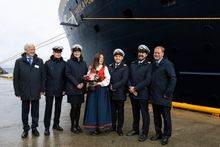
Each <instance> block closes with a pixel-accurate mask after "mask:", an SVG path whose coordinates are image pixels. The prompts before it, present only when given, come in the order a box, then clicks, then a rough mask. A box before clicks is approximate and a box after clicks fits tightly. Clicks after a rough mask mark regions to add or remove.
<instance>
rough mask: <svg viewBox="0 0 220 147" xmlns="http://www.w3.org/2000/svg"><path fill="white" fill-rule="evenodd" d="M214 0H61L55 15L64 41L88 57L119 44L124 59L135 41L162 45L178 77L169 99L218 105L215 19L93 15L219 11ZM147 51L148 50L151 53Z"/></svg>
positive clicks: (219, 28)
mask: <svg viewBox="0 0 220 147" xmlns="http://www.w3.org/2000/svg"><path fill="white" fill-rule="evenodd" d="M219 4H220V1H218V0H212V1H202V0H156V1H150V0H136V1H134V0H126V1H118V0H102V1H101V0H69V1H67V0H64V1H61V4H60V9H59V16H60V21H61V23H62V22H64V29H65V31H66V33H67V34H68V39H69V43H70V45H73V44H75V43H80V44H82V45H83V47H84V51H83V55H84V56H85V59H86V60H87V62H88V63H90V62H91V59H92V56H93V55H94V54H95V53H96V52H103V53H104V54H105V56H106V60H107V62H108V63H109V62H110V60H112V51H113V50H114V49H115V48H118V47H119V48H122V49H123V50H125V53H126V61H127V62H128V63H130V62H131V61H132V60H134V59H135V58H136V53H137V46H138V45H139V44H141V43H144V44H146V45H147V46H149V47H150V48H151V49H152V50H153V48H154V47H155V46H157V45H163V46H165V47H166V49H167V51H166V55H167V56H168V58H169V59H170V60H171V61H172V62H173V63H174V64H175V68H176V70H177V76H178V82H177V88H176V92H175V100H176V101H181V102H187V103H192V104H199V105H205V106H213V107H220V92H219V91H218V87H216V85H218V83H220V64H219V63H218V60H217V59H218V57H219V54H220V50H219V49H220V41H219V37H218V36H219V34H220V21H97V20H83V18H87V17H98V18H106V17H107V18H109V17H112V18H124V17H127V18H132V17H134V18H136V17H137V18H142V17H146V18H147V17H219V16H220V10H219V9H218V6H219ZM151 56H152V55H151Z"/></svg>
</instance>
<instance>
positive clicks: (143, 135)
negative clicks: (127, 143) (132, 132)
mask: <svg viewBox="0 0 220 147" xmlns="http://www.w3.org/2000/svg"><path fill="white" fill-rule="evenodd" d="M146 139H147V135H146V134H141V135H140V136H139V138H138V141H140V142H143V141H145V140H146Z"/></svg>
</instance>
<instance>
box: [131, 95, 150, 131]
mask: <svg viewBox="0 0 220 147" xmlns="http://www.w3.org/2000/svg"><path fill="white" fill-rule="evenodd" d="M131 104H132V113H133V119H134V120H133V130H134V131H137V132H139V122H140V112H141V115H142V121H143V126H142V133H144V134H146V135H148V131H149V125H150V116H149V112H148V101H147V100H144V99H133V98H131Z"/></svg>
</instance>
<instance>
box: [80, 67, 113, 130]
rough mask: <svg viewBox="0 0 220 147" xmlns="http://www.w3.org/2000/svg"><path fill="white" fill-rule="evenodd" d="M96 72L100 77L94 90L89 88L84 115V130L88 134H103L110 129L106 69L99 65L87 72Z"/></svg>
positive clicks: (108, 77)
mask: <svg viewBox="0 0 220 147" xmlns="http://www.w3.org/2000/svg"><path fill="white" fill-rule="evenodd" d="M93 71H96V72H97V74H98V75H99V77H100V82H98V83H97V84H98V85H99V86H96V87H95V88H89V91H88V95H87V99H86V106H85V113H84V123H83V125H84V129H85V130H87V131H88V132H90V133H91V132H94V131H98V132H103V131H107V130H110V129H111V127H112V117H111V105H110V98H109V92H108V88H107V86H108V85H109V83H110V74H109V71H108V68H107V67H106V66H103V65H99V66H98V67H97V68H96V69H95V70H94V69H92V68H90V70H89V71H88V74H89V72H93Z"/></svg>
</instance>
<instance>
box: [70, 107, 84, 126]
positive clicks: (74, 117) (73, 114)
mask: <svg viewBox="0 0 220 147" xmlns="http://www.w3.org/2000/svg"><path fill="white" fill-rule="evenodd" d="M80 110H81V104H71V110H70V119H71V128H74V127H78V126H79V118H80Z"/></svg>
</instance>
